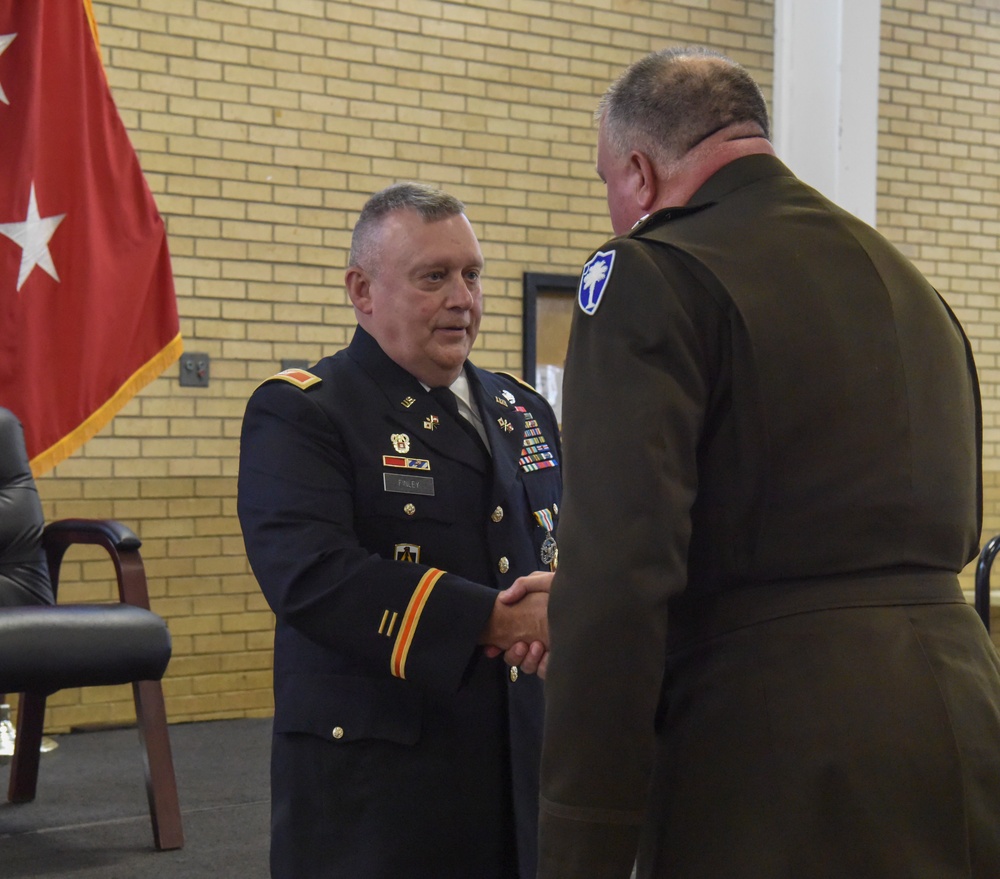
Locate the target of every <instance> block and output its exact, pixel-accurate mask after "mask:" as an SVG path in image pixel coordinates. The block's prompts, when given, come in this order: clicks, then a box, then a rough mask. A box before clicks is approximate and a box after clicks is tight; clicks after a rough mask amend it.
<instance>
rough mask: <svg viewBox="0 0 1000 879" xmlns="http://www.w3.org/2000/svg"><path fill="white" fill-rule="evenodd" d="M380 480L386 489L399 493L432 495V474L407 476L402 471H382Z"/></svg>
mask: <svg viewBox="0 0 1000 879" xmlns="http://www.w3.org/2000/svg"><path fill="white" fill-rule="evenodd" d="M382 482H383V484H384V485H385V490H386V491H394V492H397V493H399V494H426V495H428V496H431V497H433V495H434V477H433V476H409V475H406V474H404V473H383V474H382Z"/></svg>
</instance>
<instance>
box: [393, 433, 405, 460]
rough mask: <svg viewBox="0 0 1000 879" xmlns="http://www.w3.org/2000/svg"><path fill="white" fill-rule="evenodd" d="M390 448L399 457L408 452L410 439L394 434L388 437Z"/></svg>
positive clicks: (403, 434)
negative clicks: (397, 453) (398, 454)
mask: <svg viewBox="0 0 1000 879" xmlns="http://www.w3.org/2000/svg"><path fill="white" fill-rule="evenodd" d="M389 440H390V442H391V443H392V447H393V448H394V449H395V450H396V451H397V452H399V453H400V454H401V455H405V454H406V453H407V452H408V451H410V438H409V437H408V436H407V435H406V434H405V433H394V434H393V435H392V436H391V437H389Z"/></svg>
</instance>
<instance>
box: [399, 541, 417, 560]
mask: <svg viewBox="0 0 1000 879" xmlns="http://www.w3.org/2000/svg"><path fill="white" fill-rule="evenodd" d="M395 559H396V561H397V562H419V561H420V547H419V546H417V545H416V544H415V543H397V544H396V553H395Z"/></svg>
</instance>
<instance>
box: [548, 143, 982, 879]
mask: <svg viewBox="0 0 1000 879" xmlns="http://www.w3.org/2000/svg"><path fill="white" fill-rule="evenodd" d="M580 300H581V306H586V307H587V308H588V309H589V310H590V311H591V312H592V313H591V314H587V313H585V312H584V310H583V309H582V307H581V310H579V311H578V313H577V314H576V317H575V320H574V326H573V332H572V338H571V343H570V351H569V355H568V362H567V367H566V382H565V388H564V409H563V412H564V422H563V438H564V448H565V455H564V474H563V475H564V485H565V496H564V504H563V509H562V520H561V523H560V532H559V537H560V540H559V543H560V567H559V571H558V573H557V574H556V578H555V582H554V584H553V592H552V597H551V604H550V625H551V633H552V656H551V662H550V666H549V675H548V680H547V682H546V732H545V739H544V745H543V761H542V800H541V831H540V833H541V835H540V872H539V876H540V877H541V879H577V877H580V879H612V877H615V879H618V877H620V879H626V877H628V876H629V872H630V870H631V868H632V864H633V861H634V860H635V858H636V852H638V876H639V877H662V879H667V877H669V879H779V877H780V879H786V877H787V879H817V877H830V879H834V877H836V879H848V877H849V879H869V877H870V879H875V877H878V879H887V877H891V879H911V877H912V879H916V877H933V879H952V877H977V879H996V877H998V876H1000V674H998V659H997V655H996V652H995V651H994V649H993V647H992V645H991V644H990V643H989V640H988V637H987V634H986V632H985V629H984V627H983V625H982V623H981V622H980V621H979V619H978V617H977V616H976V615H975V612H974V611H973V609H972V608H971V607H969V606H968V605H967V604H966V602H965V601H964V599H963V596H962V593H961V591H960V590H959V587H958V581H957V577H956V572H958V571H959V570H960V569H961V568H962V567H963V565H964V564H965V563H966V562H967V561H968V560H970V559H971V558H973V557H974V555H975V552H976V547H977V541H978V538H979V530H980V518H979V511H980V508H981V475H980V448H979V444H980V424H979V421H980V409H979V399H978V386H977V381H976V374H975V368H974V365H973V362H972V357H971V354H970V350H969V346H968V343H967V341H966V339H965V336H964V334H963V332H962V330H961V328H960V327H959V325H958V323H957V322H956V320H955V318H954V317H953V315H952V314H951V313H950V311H949V309H948V308H947V307H946V305H945V304H944V302H943V301H942V300H941V298H940V297H939V296H938V295H937V294H936V292H935V291H934V290H933V289H932V288H931V287H930V286H929V285H928V283H927V282H926V281H925V280H924V279H923V278H922V277H921V275H920V274H919V273H918V272H917V271H916V269H914V268H913V266H911V265H910V263H909V262H908V261H907V260H905V259H904V258H903V257H902V256H901V255H900V254H899V253H898V252H896V250H895V249H894V248H892V246H891V245H889V244H888V243H887V242H886V241H885V240H884V239H883V238H882V237H881V236H880V235H879V234H878V233H876V232H875V231H873V230H872V229H870V228H869V227H868V226H866V225H865V224H863V223H861V222H860V221H859V220H857V219H855V218H854V217H852V216H850V215H849V214H847V213H845V212H844V211H842V210H840V209H839V208H837V207H836V206H834V205H833V204H831V203H830V202H829V201H827V200H826V199H824V198H823V197H821V196H820V195H819V194H818V193H816V192H815V191H814V190H812V189H810V188H809V187H807V186H805V185H804V184H802V183H801V182H799V181H798V180H797V179H796V178H795V177H794V176H793V175H792V174H791V173H790V172H789V171H788V169H787V168H785V166H784V165H782V164H781V163H780V162H779V161H778V160H777V159H775V158H773V157H771V156H764V155H760V156H751V157H746V158H742V159H739V160H737V161H735V162H733V163H731V164H730V165H728V166H726V167H724V168H723V169H722V170H720V171H719V172H717V173H716V174H715V175H714V176H713V177H712V178H711V179H710V180H708V181H707V182H706V183H705V184H704V186H703V187H702V188H701V190H700V191H699V192H698V193H697V194H696V195H695V197H694V198H693V199H692V201H691V203H690V204H689V205H688V207H687V208H685V209H680V210H673V211H670V210H668V211H664V212H660V213H658V214H656V215H653V216H651V217H649V218H648V219H646V220H645V221H644V222H642V223H641V224H639V225H637V227H636V228H635V229H633V230H632V231H631V233H630V234H628V235H626V236H624V237H621V238H617V239H614V240H612V241H611V242H609V243H608V244H607V245H606V246H605V247H604V248H603V249H602V250H601V251H599V252H598V253H597V254H596V255H595V256H594V258H593V259H592V260H591V261H590V262H589V263H588V264H587V266H586V267H585V268H584V272H583V274H582V280H581V291H580ZM595 306H596V307H595Z"/></svg>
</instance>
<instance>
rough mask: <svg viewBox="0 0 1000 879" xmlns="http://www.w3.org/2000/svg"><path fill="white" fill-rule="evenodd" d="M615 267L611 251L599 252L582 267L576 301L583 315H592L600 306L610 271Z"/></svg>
mask: <svg viewBox="0 0 1000 879" xmlns="http://www.w3.org/2000/svg"><path fill="white" fill-rule="evenodd" d="M614 265H615V252H614V251H613V250H599V251H597V253H595V254H594V255H593V256H592V257H591V258H590V260H589V262H588V263H587V264H586V265H585V266H584V267H583V271H582V272H581V273H580V287H579V289H578V290H577V294H576V299H577V302H578V303H579V304H580V309H581V311H583V313H584V314H593V313H594V312H595V311H597V306H598V305H600V304H601V297H602V296H603V295H604V289H605V287H607V285H608V281H610V280H611V269H612V268H614Z"/></svg>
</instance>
